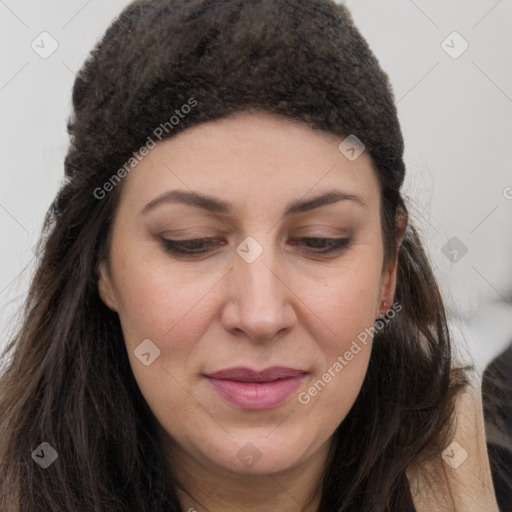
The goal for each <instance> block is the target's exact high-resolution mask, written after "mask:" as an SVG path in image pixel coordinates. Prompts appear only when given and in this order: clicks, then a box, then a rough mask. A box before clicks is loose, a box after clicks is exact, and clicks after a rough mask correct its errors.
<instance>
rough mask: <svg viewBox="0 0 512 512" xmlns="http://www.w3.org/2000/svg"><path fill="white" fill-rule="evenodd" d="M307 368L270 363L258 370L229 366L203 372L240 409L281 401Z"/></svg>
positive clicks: (292, 389)
mask: <svg viewBox="0 0 512 512" xmlns="http://www.w3.org/2000/svg"><path fill="white" fill-rule="evenodd" d="M306 375H307V372H306V371H304V370H298V369H296V368H288V367H283V366H272V367H270V368H266V369H264V370H261V371H257V370H253V369H251V368H247V367H237V368H229V369H226V370H221V371H218V372H214V373H210V374H207V375H205V377H206V378H207V379H208V381H209V383H210V384H211V385H212V387H213V389H214V390H215V391H216V392H217V393H218V394H219V395H220V396H221V397H222V398H223V399H225V400H227V401H228V402H229V403H231V404H232V405H235V406H237V407H240V408H242V409H269V408H273V407H276V406H278V405H279V404H281V403H283V402H284V401H285V400H286V399H287V398H288V397H289V396H290V395H291V394H292V393H293V392H294V391H295V390H296V389H297V388H298V387H299V385H300V384H301V382H302V381H303V379H304V378H305V377H306Z"/></svg>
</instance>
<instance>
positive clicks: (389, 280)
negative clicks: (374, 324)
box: [376, 214, 408, 317]
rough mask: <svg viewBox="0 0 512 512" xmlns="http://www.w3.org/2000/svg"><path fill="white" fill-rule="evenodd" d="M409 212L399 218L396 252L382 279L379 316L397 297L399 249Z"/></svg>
mask: <svg viewBox="0 0 512 512" xmlns="http://www.w3.org/2000/svg"><path fill="white" fill-rule="evenodd" d="M407 222H408V219H407V214H401V215H400V216H399V217H398V218H397V227H398V236H397V243H396V247H395V254H394V255H393V257H392V258H391V259H390V261H389V263H388V265H387V267H386V268H385V269H384V271H383V273H382V276H381V281H380V283H381V284H380V294H379V302H378V304H377V315H376V317H377V316H383V315H385V314H386V312H387V311H388V310H389V309H390V308H391V306H392V304H393V300H394V297H395V290H396V276H397V273H398V251H399V250H400V247H401V246H402V241H403V238H404V234H405V230H406V229H407Z"/></svg>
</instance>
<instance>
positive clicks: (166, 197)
mask: <svg viewBox="0 0 512 512" xmlns="http://www.w3.org/2000/svg"><path fill="white" fill-rule="evenodd" d="M339 201H353V202H354V203H355V204H357V205H359V206H361V207H363V208H366V209H368V205H367V204H366V202H365V201H364V200H363V199H362V197H360V196H358V195H356V194H350V193H347V192H342V191H341V190H335V189H333V190H328V191H327V192H324V193H322V194H320V195H317V196H315V197H313V198H310V199H297V200H295V201H292V202H291V203H289V204H288V205H287V206H286V208H285V210H284V213H283V216H282V218H284V217H287V216H289V215H294V214H297V213H302V212H306V211H309V210H313V209H315V208H319V207H320V206H324V205H328V204H334V203H337V202H339ZM168 203H181V204H185V205H188V206H194V207H196V208H201V209H203V210H207V211H209V212H212V213H219V214H227V215H230V214H232V213H233V207H232V206H231V205H230V204H229V203H227V202H226V201H223V200H222V199H218V198H216V197H213V196H208V195H203V194H198V193H197V192H189V191H186V190H171V191H169V192H165V193H164V194H162V195H161V196H158V197H156V198H155V199H153V200H152V201H150V202H149V203H148V204H147V205H146V206H145V207H144V208H143V210H142V212H141V213H142V214H145V213H147V212H149V211H150V210H153V209H154V208H156V207H157V206H159V205H161V204H168Z"/></svg>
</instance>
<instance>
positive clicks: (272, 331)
mask: <svg viewBox="0 0 512 512" xmlns="http://www.w3.org/2000/svg"><path fill="white" fill-rule="evenodd" d="M249 261H250V260H249ZM277 263H278V262H277V259H276V258H275V257H274V253H273V251H272V250H270V249H268V248H265V249H264V250H263V252H262V253H261V254H260V255H259V257H258V258H256V260H254V261H252V262H250V263H249V262H248V261H246V260H245V259H244V258H242V257H241V256H239V255H238V254H236V255H235V258H234V263H233V267H232V268H231V270H230V271H229V273H228V275H227V276H226V278H227V279H228V281H229V283H228V286H227V289H228V292H227V293H228V296H227V301H226V303H225V306H224V310H223V313H222V324H223V326H224V328H225V329H226V331H228V332H230V333H231V334H234V335H237V336H240V335H241V334H242V333H243V334H245V335H246V336H247V337H249V338H250V339H252V340H254V341H264V340H275V339H276V338H278V337H281V336H283V335H285V334H286V333H288V332H289V331H290V330H291V329H292V328H293V326H294V325H295V324H296V322H297V317H296V313H295V311H294V307H293V304H294V302H295V301H296V300H297V298H296V295H295V294H294V292H293V289H292V286H290V283H287V282H286V281H287V275H285V274H286V273H285V271H284V270H283V268H284V267H283V266H282V265H281V266H280V265H278V264H277ZM288 280H289V278H288Z"/></svg>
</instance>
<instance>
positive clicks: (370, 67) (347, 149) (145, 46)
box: [0, 0, 497, 512]
mask: <svg viewBox="0 0 512 512" xmlns="http://www.w3.org/2000/svg"><path fill="white" fill-rule="evenodd" d="M73 108H74V112H73V115H72V118H71V119H70V122H69V127H68V128H69V133H70V135H71V144H70V148H69V152H68V155H67V157H66V160H65V173H66V177H67V181H66V182H65V184H64V185H63V187H62V189H61V190H60V191H59V193H58V195H57V197H56V199H55V201H54V202H53V204H52V206H51V208H50V210H49V212H48V215H47V219H46V224H45V231H44V239H43V241H42V248H41V261H40V265H39V268H38V271H37V274H36V275H35V278H34V281H33V284H32V287H31V289H30V293H29V297H28V301H27V305H26V310H25V320H24V324H23V326H22V327H21V329H20V331H19V333H18V335H17V336H16V338H15V339H14V340H13V341H12V343H11V344H10V345H9V346H8V349H7V352H6V354H5V355H6V356H7V355H8V354H11V359H10V360H9V365H8V368H7V369H6V371H5V373H4V374H3V376H2V380H1V381H0V393H1V395H0V417H1V420H0V422H1V423H0V431H1V441H0V457H1V461H2V465H1V466H0V467H1V470H0V471H1V473H2V474H1V479H0V482H1V483H0V504H1V506H2V510H9V511H20V512H21V511H26V510H30V511H37V510H45V511H48V510H51V511H71V510H72V511H88V512H89V511H97V512H99V511H128V510H130V511H131V510H133V511H135V510H136V511H152V512H154V511H164V510H165V511H184V510H188V511H189V512H192V511H194V510H197V511H204V510H208V511H212V512H216V511H231V510H253V511H260V510H265V511H266V510H280V511H290V512H291V511H308V512H310V511H322V512H323V511H329V512H331V511H333V512H334V511H339V512H342V511H355V510H357V511H364V512H380V511H411V510H419V511H422V510H425V511H426V510H428V511H431V510H464V511H466V510H478V511H480V510H486V511H495V510H497V508H496V502H495V499H494V495H493V488H492V482H491V480H490V474H489V463H488V459H487V455H486V452H485V438H484V434H483V427H482V425H483V424H482V413H481V405H480V403H479V398H478V393H476V392H475V391H474V389H475V388H474V386H472V385H470V382H471V379H470V377H469V376H468V374H467V373H466V372H465V370H464V369H461V368H457V367H456V366H457V365H456V364H455V363H454V362H453V361H452V356H451V351H450V337H449V333H448V330H447V325H446V319H445V314H444V309H443V304H442V299H441V296H440V294H439V291H438V288H437V285H436V281H435V278H434V276H433V273H432V270H431V267H430V265H429V262H428V260H427V258H426V256H425V253H424V251H423V249H422V245H421V241H420V239H419V237H418V234H417V233H416V231H415V229H414V227H413V225H412V224H411V222H410V221H409V220H408V215H407V208H406V206H405V203H404V201H403V198H402V196H401V193H400V188H401V185H402V183H403V180H404V172H405V168H404V163H403V160H402V154H403V140H402V135H401V132H400V127H399V123H398V119H397V115H396V109H395V106H394V103H393V94H392V91H391V87H390V85H389V82H388V78H387V75H386V74H385V73H384V72H383V71H382V70H381V69H380V67H379V65H378V62H377V60H376V59H375V57H374V56H373V54H372V53H371V51H370V50H369V48H368V46H367V44H366V42H365V41H364V39H363V38H362V37H361V35H360V34H359V32H358V31H357V29H356V28H355V27H354V25H353V23H352V19H351V17H350V14H349V12H348V11H347V9H346V8H345V7H343V6H341V5H336V4H335V3H333V2H332V1H329V0H308V1H306V2H295V1H292V0H265V1H261V2H258V1H252V2H248V1H243V0H211V1H210V0H206V1H205V0H144V1H136V2H134V3H132V4H131V5H130V6H128V7H127V8H126V9H125V10H124V12H123V13H122V14H121V16H120V17H119V18H118V19H116V20H115V21H114V23H113V24H112V25H111V27H110V28H109V29H108V31H107V32H106V34H105V36H104V37H103V39H102V41H101V42H100V43H99V44H98V46H97V47H96V48H95V49H94V51H93V52H92V53H91V55H90V57H89V58H88V60H87V62H86V63H85V65H84V67H83V68H82V70H81V71H80V73H79V74H78V76H77V79H76V82H75V85H74V88H73ZM482 443H483V445H482ZM482 447H483V448H482ZM475 507H477V508H475Z"/></svg>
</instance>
